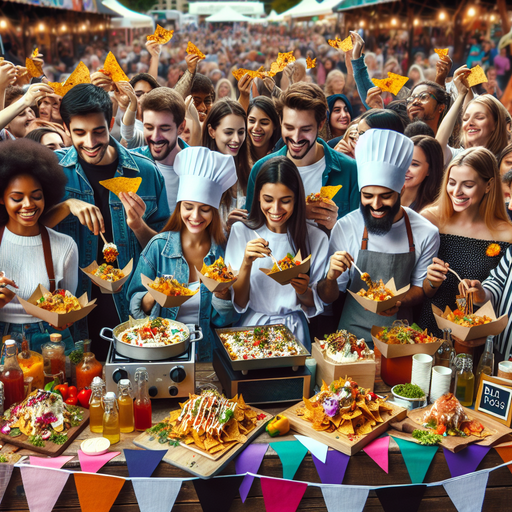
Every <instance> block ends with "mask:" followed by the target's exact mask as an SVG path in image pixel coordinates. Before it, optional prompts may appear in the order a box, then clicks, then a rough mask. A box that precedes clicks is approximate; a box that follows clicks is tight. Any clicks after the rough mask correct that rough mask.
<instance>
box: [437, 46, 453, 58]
mask: <svg viewBox="0 0 512 512" xmlns="http://www.w3.org/2000/svg"><path fill="white" fill-rule="evenodd" d="M434 51H435V52H436V53H437V55H439V58H441V59H442V58H443V57H445V56H446V55H448V51H449V49H448V48H443V49H442V50H441V49H439V48H434Z"/></svg>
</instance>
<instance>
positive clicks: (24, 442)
mask: <svg viewBox="0 0 512 512" xmlns="http://www.w3.org/2000/svg"><path fill="white" fill-rule="evenodd" d="M77 407H78V406H77ZM78 408H79V409H81V411H82V413H83V418H84V419H83V420H82V422H81V423H80V425H78V426H77V427H71V428H70V429H69V430H67V431H66V432H63V433H64V434H67V435H68V440H67V441H66V442H65V443H64V444H55V443H52V442H51V441H45V442H44V444H45V445H44V446H34V445H33V444H31V443H29V442H28V436H26V435H25V434H21V435H20V436H18V437H11V436H9V435H7V434H2V433H0V443H1V444H11V445H14V446H19V447H20V448H24V449H25V450H30V451H31V452H37V453H42V454H44V455H48V456H49V457H57V455H60V454H61V453H62V452H63V451H64V450H66V448H67V447H68V446H69V445H70V444H71V443H72V442H73V440H74V439H75V438H76V437H77V436H78V434H80V432H82V430H83V429H84V428H85V427H86V425H87V424H88V423H89V410H88V409H84V408H83V407H78ZM2 424H3V422H2Z"/></svg>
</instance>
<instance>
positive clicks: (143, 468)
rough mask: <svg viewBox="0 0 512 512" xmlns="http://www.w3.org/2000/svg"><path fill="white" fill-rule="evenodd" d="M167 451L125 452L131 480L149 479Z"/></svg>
mask: <svg viewBox="0 0 512 512" xmlns="http://www.w3.org/2000/svg"><path fill="white" fill-rule="evenodd" d="M166 453H167V450H126V449H125V450H124V456H125V458H126V464H127V466H128V474H129V475H130V477H131V478H146V477H147V478H149V477H150V476H151V475H152V474H153V471H155V469H156V467H157V466H158V464H160V461H161V460H162V459H163V458H164V455H165V454H166Z"/></svg>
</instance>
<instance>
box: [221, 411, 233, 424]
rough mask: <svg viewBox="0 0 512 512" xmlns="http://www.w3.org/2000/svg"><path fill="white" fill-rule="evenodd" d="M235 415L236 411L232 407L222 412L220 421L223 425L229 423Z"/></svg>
mask: <svg viewBox="0 0 512 512" xmlns="http://www.w3.org/2000/svg"><path fill="white" fill-rule="evenodd" d="M234 415H235V413H234V412H233V411H232V410H231V409H226V410H225V411H224V412H223V413H222V416H221V417H220V418H219V423H220V424H221V425H222V424H224V423H227V422H228V421H229V420H230V419H231V418H232V417H233V416H234Z"/></svg>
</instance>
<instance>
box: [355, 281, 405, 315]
mask: <svg viewBox="0 0 512 512" xmlns="http://www.w3.org/2000/svg"><path fill="white" fill-rule="evenodd" d="M361 279H362V280H363V281H364V282H365V283H366V285H367V286H368V289H366V288H361V289H360V290H359V291H358V292H357V293H354V292H353V291H351V290H348V293H350V295H352V297H354V299H355V300H356V301H357V302H358V303H359V304H360V305H361V306H363V308H364V309H366V310H368V311H371V312H372V313H381V312H382V311H386V310H387V309H391V308H392V307H394V305H395V304H396V303H397V302H398V301H399V300H401V299H402V298H403V297H404V296H405V295H406V293H407V292H408V291H409V288H410V287H411V285H409V284H408V285H406V286H404V287H403V288H400V289H399V290H397V289H396V285H395V278H394V277H392V278H391V279H390V280H389V281H388V282H387V283H386V284H384V282H383V281H382V279H379V281H372V280H371V277H370V275H369V274H368V273H367V272H363V274H362V275H361Z"/></svg>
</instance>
